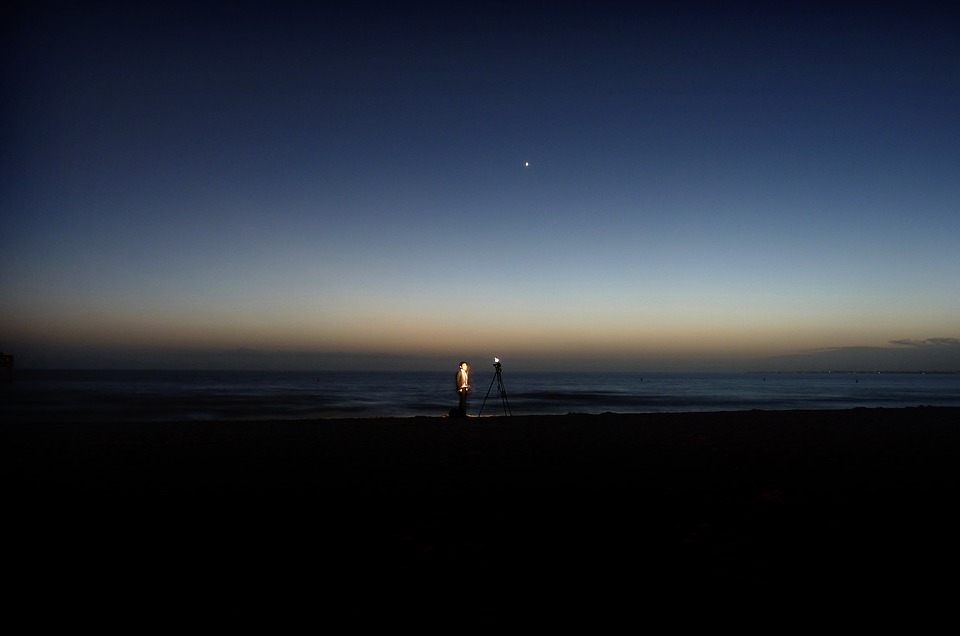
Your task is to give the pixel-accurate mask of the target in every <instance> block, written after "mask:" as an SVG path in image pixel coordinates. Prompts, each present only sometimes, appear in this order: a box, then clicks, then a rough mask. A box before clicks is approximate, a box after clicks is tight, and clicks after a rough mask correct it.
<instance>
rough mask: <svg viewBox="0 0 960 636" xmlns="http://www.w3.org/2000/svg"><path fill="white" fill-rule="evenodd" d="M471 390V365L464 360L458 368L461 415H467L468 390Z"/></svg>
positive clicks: (458, 393)
mask: <svg viewBox="0 0 960 636" xmlns="http://www.w3.org/2000/svg"><path fill="white" fill-rule="evenodd" d="M469 390H470V365H469V364H467V361H466V360H464V361H462V362H461V363H460V369H459V370H457V395H459V396H460V408H459V410H460V417H466V416H467V391H469Z"/></svg>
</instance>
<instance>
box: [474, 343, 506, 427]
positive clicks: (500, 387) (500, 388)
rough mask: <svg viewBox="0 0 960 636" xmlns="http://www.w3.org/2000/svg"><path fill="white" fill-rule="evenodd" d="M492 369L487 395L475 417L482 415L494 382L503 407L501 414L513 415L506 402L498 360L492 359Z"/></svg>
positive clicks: (501, 369)
mask: <svg viewBox="0 0 960 636" xmlns="http://www.w3.org/2000/svg"><path fill="white" fill-rule="evenodd" d="M493 368H494V374H493V379H492V380H490V386H489V387H487V394H486V395H485V396H484V397H483V403H481V404H480V412H479V413H477V417H480V415H481V414H483V407H484V406H485V405H486V403H487V398H488V397H490V390H491V389H492V388H493V383H494V382H496V383H497V393H499V394H500V404H501V406H503V414H504V415H513V410H512V409H511V408H510V403H509V402H508V401H507V390H506V389H505V388H504V386H503V374H502V372H503V367H502V366H501V365H500V358H497V357H494V358H493Z"/></svg>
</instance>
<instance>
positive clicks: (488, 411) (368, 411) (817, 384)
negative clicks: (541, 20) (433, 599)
mask: <svg viewBox="0 0 960 636" xmlns="http://www.w3.org/2000/svg"><path fill="white" fill-rule="evenodd" d="M453 375H454V372H453V371H451V372H449V373H424V372H415V373H391V372H346V373H342V372H323V373H305V372H254V371H249V372H248V371H224V372H212V371H38V370H29V369H22V370H21V369H18V370H17V371H16V375H15V379H14V381H13V382H11V383H8V384H3V385H0V416H2V419H4V420H6V421H11V420H20V421H45V420H46V421H111V420H112V421H126V420H129V421H169V420H179V421H214V420H265V419H315V418H332V417H374V416H401V417H408V416H418V415H424V416H440V415H446V414H447V413H448V412H449V410H450V409H451V408H453V407H455V406H456V403H457V398H456V395H455V393H454V390H453V385H454V382H453ZM502 378H503V386H504V393H505V394H506V402H507V404H506V405H505V404H504V400H503V398H502V397H501V395H500V393H499V391H498V386H497V384H496V383H495V382H494V375H493V372H492V370H491V371H490V372H489V373H484V372H482V371H479V370H475V371H474V373H473V374H472V378H471V384H472V387H473V392H472V394H471V397H470V401H469V406H468V412H469V414H470V415H477V414H478V412H479V411H480V410H481V407H482V414H483V415H499V414H503V413H504V411H505V408H506V407H509V410H510V412H511V413H512V414H513V415H532V414H566V413H603V412H608V411H609V412H616V413H652V412H682V411H731V410H749V409H767V410H777V409H781V410H783V409H842V408H853V407H859V406H862V407H906V406H925V405H931V406H960V374H897V373H881V374H840V373H822V374H815V373H806V374H768V375H761V374H716V373H709V374H696V373H693V374H681V373H649V374H641V373H529V372H516V373H511V372H509V371H507V370H504V372H503V375H502Z"/></svg>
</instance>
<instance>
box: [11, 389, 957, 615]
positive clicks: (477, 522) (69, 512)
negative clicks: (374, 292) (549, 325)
mask: <svg viewBox="0 0 960 636" xmlns="http://www.w3.org/2000/svg"><path fill="white" fill-rule="evenodd" d="M958 415H960V409H956V408H933V407H917V408H907V409H852V410H844V411H749V412H719V413H677V414H641V415H625V414H624V415H618V414H600V415H573V414H572V415H567V416H524V417H512V418H510V417H491V418H486V417H484V418H479V419H478V418H469V419H467V420H452V419H446V418H427V417H422V418H401V419H354V420H320V421H316V420H314V421H286V422H217V423H202V424H201V423H176V422H173V423H161V424H157V423H111V424H58V423H41V424H37V423H32V424H15V423H7V424H4V426H3V427H2V431H3V447H4V454H5V456H6V459H5V460H4V467H3V470H4V475H5V476H4V483H5V485H6V490H7V497H6V500H7V506H6V507H7V510H8V513H12V514H8V515H7V519H8V522H7V525H8V526H10V527H11V530H12V536H13V538H12V543H10V544H9V545H11V546H15V549H14V551H15V553H16V554H17V556H18V559H17V561H15V562H20V560H21V559H22V562H21V565H22V566H23V571H22V574H21V575H22V576H23V577H28V578H29V577H37V576H38V573H44V574H43V578H44V579H48V578H49V576H50V572H51V571H53V572H57V573H58V574H57V577H56V578H57V580H58V581H60V582H62V581H63V580H65V579H66V580H71V581H73V583H72V584H73V585H76V584H77V580H76V577H80V578H82V577H83V576H85V574H84V573H89V572H90V571H91V570H95V571H96V572H98V573H100V574H104V573H107V574H108V575H109V577H110V578H111V579H113V580H121V581H131V582H134V581H140V582H143V581H145V580H149V581H150V582H151V584H156V583H157V581H159V580H162V579H163V576H167V575H170V576H175V577H177V578H178V579H179V580H181V581H182V584H183V585H190V584H192V583H195V582H196V580H203V581H206V582H207V584H209V585H213V586H215V587H220V586H223V585H240V586H246V587H250V586H263V585H266V584H267V582H268V581H272V582H273V583H271V584H270V585H274V586H275V585H280V584H283V583H290V582H291V581H292V580H294V579H296V580H300V579H299V578H297V577H301V576H302V577H304V578H303V580H304V581H307V582H308V583H309V584H315V583H317V581H318V580H321V581H327V582H329V581H331V580H340V577H343V576H348V575H362V576H364V577H366V578H368V579H374V580H383V577H390V579H391V580H397V577H400V578H401V579H403V578H408V579H409V580H413V578H414V577H420V576H421V575H424V574H426V575H428V577H430V578H432V579H433V581H434V584H436V583H438V582H443V583H449V584H450V585H455V584H456V585H459V584H461V583H464V582H469V583H470V584H477V583H479V582H489V583H490V584H493V585H496V586H498V587H503V586H510V585H522V586H535V587H537V588H538V589H542V586H545V585H550V586H577V587H582V586H587V588H588V589H589V588H591V587H595V586H597V585H600V584H611V585H612V584H613V583H614V582H616V585H615V587H617V588H618V589H620V591H621V592H623V591H624V589H626V588H624V586H632V585H638V586H643V585H647V586H655V587H656V588H657V589H659V590H661V591H664V590H674V591H677V592H682V593H683V594H692V593H698V592H704V593H707V592H709V593H711V594H715V593H717V591H720V590H723V591H735V592H740V591H742V592H748V591H762V590H769V589H777V590H779V591H782V592H783V593H790V594H799V593H801V591H803V593H809V592H810V591H811V590H816V593H817V594H826V593H837V594H844V593H846V591H849V590H858V591H863V590H870V591H874V592H877V593H891V592H893V591H896V590H902V591H903V592H904V593H906V592H907V591H908V590H914V591H915V590H917V589H918V587H920V588H922V587H923V586H928V585H931V586H932V585H933V583H934V581H935V580H936V576H937V574H938V573H939V572H942V571H944V570H945V569H946V570H949V569H952V568H953V567H954V566H956V565H957V563H958V560H957V550H956V541H955V538H954V534H955V533H954V532H953V531H952V530H951V528H954V527H955V526H954V522H953V517H954V510H953V509H954V507H955V505H956V500H957V489H958V485H960V468H958V463H957V458H958V450H960V425H958V424H957V422H960V417H958ZM318 577H319V579H318ZM241 582H242V583H241ZM138 584H139V583H138ZM488 618H489V614H488V615H487V619H488ZM485 620H486V619H485ZM481 622H482V621H481Z"/></svg>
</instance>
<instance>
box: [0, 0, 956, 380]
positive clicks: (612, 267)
mask: <svg viewBox="0 0 960 636" xmlns="http://www.w3.org/2000/svg"><path fill="white" fill-rule="evenodd" d="M198 4H199V6H197V5H198ZM619 5H620V3H612V4H605V3H599V4H598V3H572V4H563V3H560V4H557V3H529V2H528V3H502V4H498V3H467V4H466V5H465V6H464V5H461V4H458V3H435V4H429V3H411V4H407V5H400V6H395V7H384V6H382V3H368V4H364V3H319V4H318V5H312V4H308V3H282V2H281V3H277V2H271V3H265V2H263V3H260V2H240V3H178V2H165V3H148V4H146V5H143V6H134V5H128V4H126V3H83V2H80V3H43V2H37V3H21V4H20V6H18V7H15V8H12V9H6V10H5V12H6V13H5V15H4V38H3V40H4V49H3V51H4V53H3V55H4V86H5V88H6V90H5V91H4V106H3V108H4V111H3V113H4V117H3V138H2V145H3V150H2V176H0V179H2V181H0V186H2V192H0V197H2V198H0V205H2V226H0V227H2V235H3V238H4V248H3V250H2V253H0V292H2V295H3V298H4V299H5V305H6V306H7V307H8V310H7V311H6V316H5V319H4V321H3V324H2V325H0V346H2V347H3V349H4V350H6V351H12V352H14V353H19V355H18V360H19V359H23V358H24V356H32V357H34V358H36V359H38V360H42V361H43V363H44V364H51V365H57V364H61V363H66V362H68V360H67V358H68V357H69V355H72V356H74V358H71V360H75V359H76V356H85V355H88V354H89V352H90V351H91V350H96V351H97V354H98V356H102V357H103V359H106V360H109V359H111V356H113V358H112V359H114V360H117V361H118V362H117V364H120V363H121V362H120V361H121V360H122V361H124V362H127V363H128V362H129V361H130V360H131V356H135V359H136V360H137V361H138V364H141V365H150V364H152V363H156V364H164V365H175V364H176V360H177V356H178V355H182V356H183V360H190V361H191V362H190V363H191V364H194V363H196V364H203V363H202V362H195V361H196V360H203V359H204V358H203V356H204V355H207V354H209V356H210V357H208V358H207V360H208V361H214V360H215V361H216V362H217V364H229V359H230V354H229V352H231V351H236V350H238V349H244V350H254V351H257V352H269V353H271V355H274V356H275V359H276V361H277V362H276V363H277V364H280V365H282V361H283V360H285V359H289V360H290V363H291V364H303V362H302V360H303V359H304V358H303V356H304V355H306V356H307V358H308V359H309V360H311V362H310V363H309V364H321V365H322V364H329V365H332V366H339V365H347V366H349V364H351V363H350V362H349V361H350V360H355V361H357V362H356V364H358V365H360V366H364V365H369V364H371V363H370V362H369V361H370V360H378V359H384V358H383V356H390V357H391V359H409V360H416V359H417V358H418V356H425V358H424V359H426V360H430V361H438V360H445V359H446V358H448V357H449V358H451V359H460V358H462V357H475V356H480V357H492V355H494V354H496V355H500V356H502V357H509V356H512V357H513V358H514V359H517V360H522V361H523V364H525V365H527V366H529V367H531V368H535V367H538V366H546V367H551V366H558V365H563V366H565V367H567V368H609V369H649V370H670V369H699V368H704V369H706V368H710V369H715V368H731V369H734V368H752V367H756V366H762V365H764V364H772V363H773V362H771V361H772V360H773V361H776V364H780V365H786V366H790V365H791V364H796V361H797V360H811V359H817V356H823V355H825V354H824V352H829V355H831V356H836V355H841V356H842V355H846V354H849V361H850V362H849V364H851V365H853V366H856V364H858V360H859V361H863V360H866V358H864V357H863V352H864V351H877V350H882V356H886V357H884V358H883V359H884V360H885V362H884V364H888V365H892V366H897V365H901V366H904V368H908V367H909V368H914V367H918V366H924V365H925V364H928V363H930V362H929V361H935V365H936V366H938V367H939V366H944V367H952V368H954V369H956V368H960V347H958V346H957V338H958V337H960V319H958V318H957V317H958V316H960V294H958V293H957V291H956V287H957V285H956V281H957V280H958V277H960V249H958V248H960V214H958V212H960V210H958V204H957V202H958V201H960V185H958V184H960V117H958V115H957V113H960V19H958V16H960V13H958V11H957V10H956V9H942V8H940V9H937V8H932V7H927V6H924V4H923V3H912V4H909V3H902V4H896V5H892V4H891V5H887V4H883V3H878V4H875V5H873V6H871V7H864V6H863V5H862V4H861V3H855V4H852V5H850V6H845V5H844V4H843V3H839V4H838V3H822V4H821V3H802V2H795V3H726V4H724V3H663V5H662V6H659V7H653V6H644V5H643V4H641V5H640V6H635V7H624V6H619ZM527 162H529V165H526V164H527ZM71 352H72V353H71ZM837 352H839V354H838V353H837ZM906 352H909V355H907V354H906ZM901 353H904V355H900V354H901ZM68 354H69V355H68ZM858 356H859V357H858ZM241 359H242V357H241V356H237V357H236V360H237V364H243V362H240V360H241ZM295 360H299V361H300V362H294V361H295ZM318 360H319V362H317V361H318ZM325 360H326V362H324V361H325ZM831 360H833V358H831ZM886 360H890V362H886ZM786 361H792V362H789V363H788V362H786ZM898 361H904V362H902V364H901V363H900V362H898ZM209 363H212V362H209ZM863 363H864V364H866V362H863ZM424 364H428V363H424ZM429 364H433V362H430V363H429Z"/></svg>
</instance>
